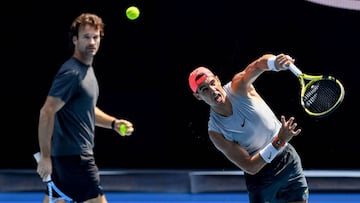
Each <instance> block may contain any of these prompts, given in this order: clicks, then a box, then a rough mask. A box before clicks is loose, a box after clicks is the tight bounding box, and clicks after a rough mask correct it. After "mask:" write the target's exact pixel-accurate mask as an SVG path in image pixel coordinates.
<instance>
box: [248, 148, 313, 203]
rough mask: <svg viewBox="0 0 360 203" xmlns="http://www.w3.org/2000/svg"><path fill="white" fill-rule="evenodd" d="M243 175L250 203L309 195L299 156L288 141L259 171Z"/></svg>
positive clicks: (279, 201)
mask: <svg viewBox="0 0 360 203" xmlns="http://www.w3.org/2000/svg"><path fill="white" fill-rule="evenodd" d="M244 177H245V182H246V186H247V189H248V192H249V200H250V203H283V202H284V203H285V202H293V201H303V200H306V199H308V197H309V194H308V185H307V181H306V178H305V175H304V172H303V169H302V165H301V160H300V157H299V155H298V153H297V152H296V150H295V148H294V147H293V146H292V145H291V144H290V143H288V144H287V146H286V147H285V148H284V150H283V151H282V152H281V153H280V154H279V155H278V156H277V157H275V159H274V160H273V161H272V162H271V163H269V164H267V165H266V166H264V168H262V169H261V170H260V172H258V173H257V174H255V175H250V174H247V173H245V175H244Z"/></svg>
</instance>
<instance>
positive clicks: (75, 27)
mask: <svg viewBox="0 0 360 203" xmlns="http://www.w3.org/2000/svg"><path fill="white" fill-rule="evenodd" d="M84 25H91V26H94V27H95V29H97V30H100V36H101V37H103V36H104V26H105V24H104V22H103V20H102V19H101V18H100V17H99V16H97V15H96V14H92V13H82V14H81V15H79V16H78V17H77V18H76V19H75V20H74V21H73V22H72V24H71V26H70V32H69V37H70V39H71V38H72V37H73V36H76V37H77V36H78V34H79V27H80V26H84Z"/></svg>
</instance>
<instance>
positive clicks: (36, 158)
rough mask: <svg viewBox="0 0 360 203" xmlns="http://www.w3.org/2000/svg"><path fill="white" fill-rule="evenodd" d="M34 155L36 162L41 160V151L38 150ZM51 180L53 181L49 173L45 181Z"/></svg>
mask: <svg viewBox="0 0 360 203" xmlns="http://www.w3.org/2000/svg"><path fill="white" fill-rule="evenodd" d="M33 156H34V158H35V160H36V162H37V163H39V160H40V152H36V153H35V154H34V155H33ZM49 181H51V177H50V175H48V176H47V177H46V179H45V182H49Z"/></svg>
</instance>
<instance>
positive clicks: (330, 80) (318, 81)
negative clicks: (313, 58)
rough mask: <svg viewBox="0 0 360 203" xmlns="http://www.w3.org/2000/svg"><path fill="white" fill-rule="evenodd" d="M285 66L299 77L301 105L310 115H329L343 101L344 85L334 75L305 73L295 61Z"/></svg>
mask: <svg viewBox="0 0 360 203" xmlns="http://www.w3.org/2000/svg"><path fill="white" fill-rule="evenodd" d="M283 67H284V68H287V69H289V70H290V71H291V72H292V73H293V74H294V75H295V76H296V77H297V78H298V79H299V82H300V89H301V91H300V101H301V106H302V107H303V108H304V110H305V112H306V113H307V114H309V115H310V116H314V117H323V116H327V115H329V114H330V113H332V112H333V111H334V110H335V109H336V108H337V107H338V106H339V105H340V104H341V102H342V101H343V99H344V96H345V90H344V87H343V85H342V83H341V82H340V81H339V80H337V79H336V78H334V77H333V76H326V75H310V74H305V73H303V72H302V71H301V70H300V69H299V68H297V67H296V66H295V65H294V64H293V63H291V64H290V65H289V66H285V65H284V66H283Z"/></svg>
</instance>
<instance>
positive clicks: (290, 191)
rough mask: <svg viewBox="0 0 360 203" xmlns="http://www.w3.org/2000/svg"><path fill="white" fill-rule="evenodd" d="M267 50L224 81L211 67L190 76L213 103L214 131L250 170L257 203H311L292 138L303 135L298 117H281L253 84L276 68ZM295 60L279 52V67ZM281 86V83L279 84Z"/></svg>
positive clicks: (218, 142)
mask: <svg viewBox="0 0 360 203" xmlns="http://www.w3.org/2000/svg"><path fill="white" fill-rule="evenodd" d="M274 56H275V55H272V54H265V55H263V56H261V57H259V58H258V59H256V60H255V61H253V62H251V63H250V64H249V65H248V66H247V67H246V68H245V69H244V70H242V71H239V72H238V73H236V74H235V75H234V76H233V78H232V80H231V81H229V82H227V83H225V84H224V85H222V83H221V81H220V79H219V77H218V76H217V75H215V74H214V73H213V72H212V71H211V70H210V69H208V68H206V67H197V68H196V69H194V70H193V71H192V72H191V73H190V75H189V78H188V80H189V85H190V88H191V90H192V93H193V95H194V96H195V98H196V99H198V100H201V101H203V102H204V103H206V104H207V105H209V106H210V117H209V122H208V135H209V138H210V140H211V141H212V143H213V144H214V146H215V147H216V148H217V149H218V150H219V151H220V152H222V153H223V154H224V155H225V156H226V157H227V159H228V160H229V161H231V162H232V163H233V164H235V165H236V166H237V167H239V168H240V169H241V170H243V171H244V174H245V182H246V187H247V190H248V194H249V200H250V202H251V203H268V202H271V203H277V202H287V203H290V202H291V203H295V202H296V203H307V202H308V185H307V181H306V178H305V175H304V172H303V169H302V164H301V160H300V157H299V155H298V153H297V152H296V150H295V148H294V147H293V146H292V145H291V144H290V143H289V141H290V140H291V139H292V138H293V137H294V136H297V135H299V134H300V132H301V129H300V128H298V126H297V123H296V122H295V118H294V117H290V118H288V119H287V118H286V117H285V116H283V115H282V116H280V120H279V119H278V118H277V117H276V115H275V114H274V112H273V111H272V110H271V109H270V107H269V106H268V105H267V103H266V102H265V101H264V100H263V98H262V97H261V96H260V94H258V92H257V91H256V88H255V86H254V85H253V83H254V82H255V81H256V79H257V78H258V77H259V76H260V75H261V74H262V73H264V72H266V71H269V70H271V69H270V68H272V67H269V66H268V60H269V59H270V58H272V57H274ZM293 62H294V60H293V59H292V58H291V57H290V56H288V55H285V54H279V55H277V56H276V58H275V60H274V63H275V64H274V71H280V70H286V68H284V67H286V66H288V65H290V63H293ZM274 89H276V88H274Z"/></svg>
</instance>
